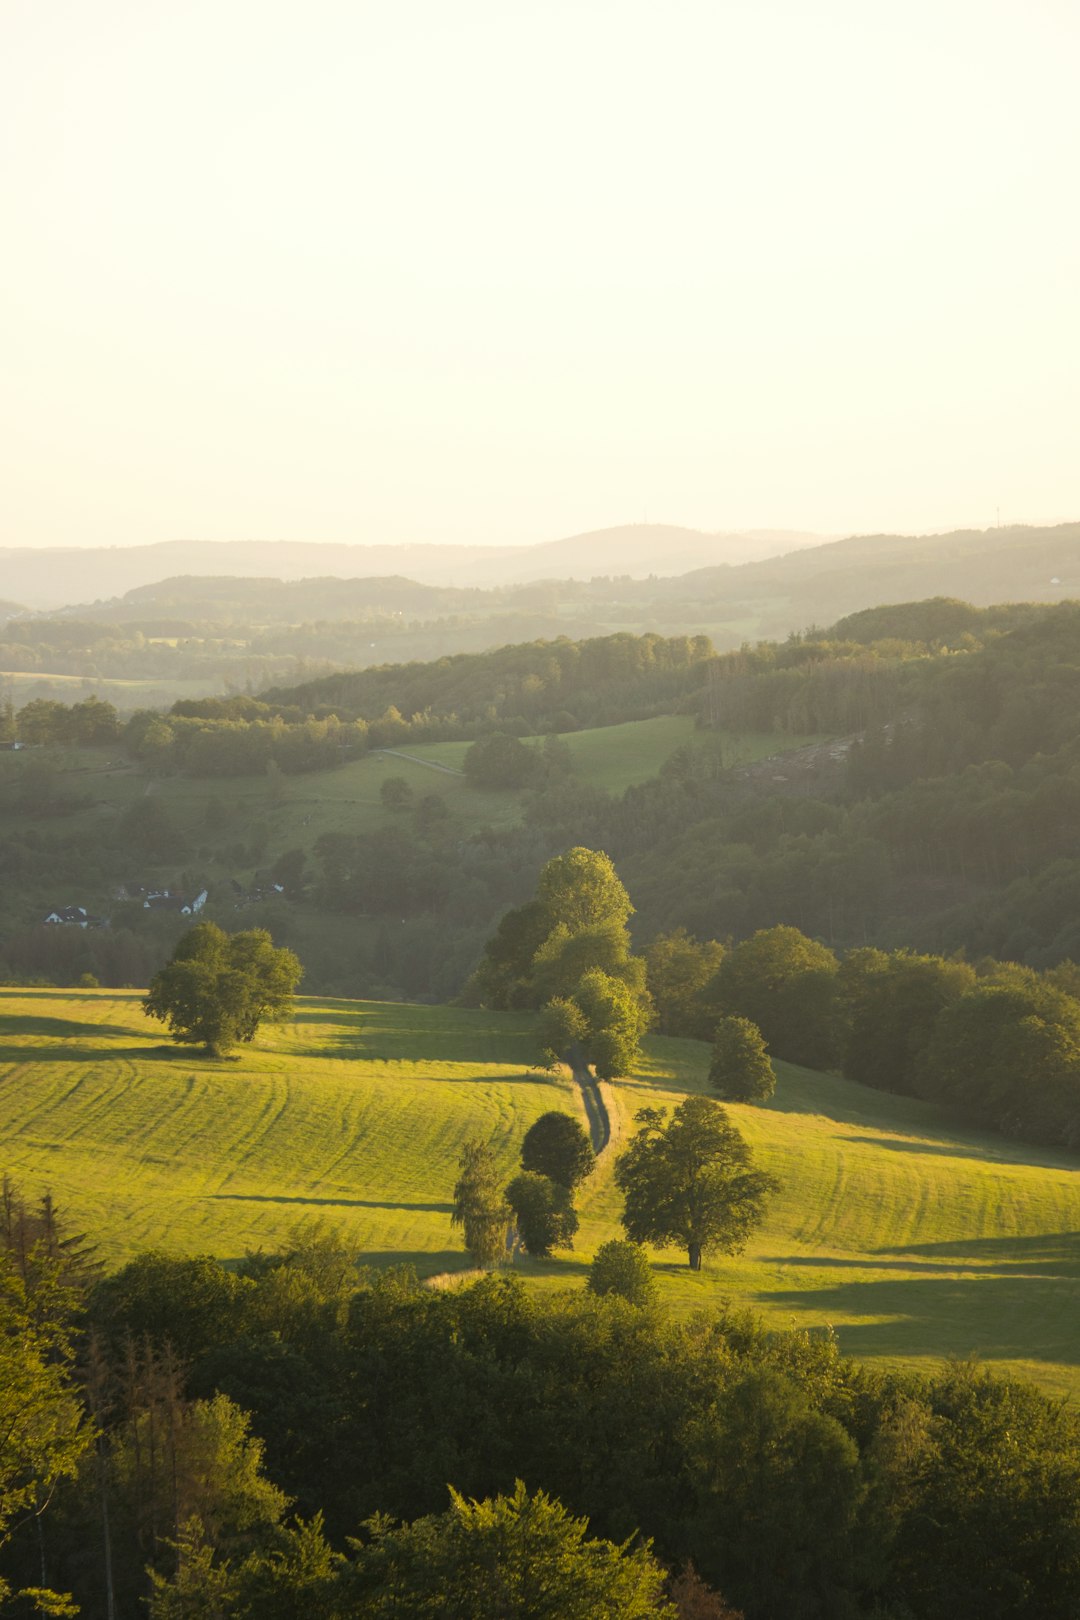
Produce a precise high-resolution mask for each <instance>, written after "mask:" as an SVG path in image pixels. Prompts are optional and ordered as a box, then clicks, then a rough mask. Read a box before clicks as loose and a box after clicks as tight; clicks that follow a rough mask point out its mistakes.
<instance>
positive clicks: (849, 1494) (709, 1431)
mask: <svg viewBox="0 0 1080 1620" xmlns="http://www.w3.org/2000/svg"><path fill="white" fill-rule="evenodd" d="M358 1259H359V1257H358V1256H357V1254H356V1253H355V1252H354V1251H353V1250H352V1249H351V1248H350V1247H349V1245H348V1244H347V1243H346V1242H345V1241H343V1239H342V1238H341V1237H339V1236H338V1235H336V1234H335V1233H334V1232H333V1231H332V1230H330V1229H327V1228H320V1227H318V1226H308V1227H306V1228H301V1229H298V1230H297V1232H296V1233H295V1234H294V1236H293V1238H292V1239H291V1240H290V1242H289V1243H288V1245H287V1246H286V1247H285V1248H284V1249H283V1250H282V1251H281V1252H277V1253H272V1254H267V1253H258V1254H251V1255H248V1256H247V1257H246V1258H245V1259H243V1260H242V1261H241V1262H240V1263H239V1264H238V1265H236V1266H235V1267H234V1268H232V1269H226V1268H225V1267H224V1266H222V1265H221V1264H220V1263H219V1262H217V1261H216V1260H212V1259H209V1258H206V1257H201V1258H200V1257H189V1258H177V1257H171V1256H166V1255H163V1254H157V1253H147V1254H143V1255H140V1256H138V1257H137V1258H135V1259H134V1260H132V1261H131V1262H129V1263H128V1264H126V1265H125V1266H123V1267H121V1268H120V1269H119V1270H118V1271H115V1272H113V1273H112V1274H109V1275H105V1274H103V1272H102V1270H101V1268H100V1267H99V1266H97V1265H96V1264H95V1263H94V1258H93V1255H92V1254H89V1253H88V1252H87V1250H86V1247H85V1245H84V1244H81V1243H80V1241H79V1240H78V1239H77V1237H75V1236H74V1235H73V1234H72V1233H70V1232H69V1231H68V1230H67V1229H66V1227H65V1225H64V1222H63V1220H62V1218H59V1217H58V1216H57V1214H56V1211H55V1209H54V1208H53V1207H52V1204H51V1202H50V1203H48V1204H47V1205H45V1206H28V1205H27V1203H26V1202H25V1201H24V1200H23V1199H21V1198H20V1197H19V1195H18V1192H17V1190H16V1189H14V1188H12V1187H11V1186H10V1184H5V1186H4V1188H3V1193H2V1196H0V1329H2V1331H0V1363H2V1368H3V1374H4V1376H3V1377H2V1378H0V1423H2V1425H3V1429H2V1432H3V1435H4V1445H3V1447H0V1577H2V1579H3V1581H4V1582H5V1591H6V1597H5V1600H4V1601H5V1608H6V1609H7V1610H8V1612H11V1613H12V1614H15V1613H35V1612H36V1613H39V1614H40V1613H49V1614H53V1615H60V1614H65V1613H67V1614H73V1613H76V1612H77V1613H78V1614H79V1615H81V1616H82V1617H83V1620H109V1617H110V1616H126V1615H130V1614H133V1613H136V1612H140V1610H141V1609H143V1608H144V1607H145V1612H148V1613H149V1615H150V1616H151V1617H152V1620H181V1617H182V1620H194V1617H196V1616H198V1617H199V1620H209V1617H211V1616H213V1617H217V1620H256V1617H258V1620H297V1617H299V1616H301V1615H302V1616H304V1620H364V1617H381V1616H390V1615H402V1614H409V1615H415V1616H425V1615H431V1616H433V1617H434V1616H436V1615H438V1616H444V1615H449V1614H455V1613H459V1614H462V1615H466V1614H467V1615H469V1616H470V1617H471V1620H505V1617H506V1616H508V1615H515V1616H518V1617H520V1620H554V1617H556V1616H558V1617H559V1620H609V1617H610V1620H616V1617H620V1620H626V1617H633V1616H636V1615H641V1616H645V1615H659V1616H665V1617H667V1620H677V1617H679V1616H681V1617H682V1620H706V1617H707V1620H738V1616H739V1615H742V1616H744V1617H745V1620H775V1617H776V1616H778V1615H785V1616H791V1617H792V1620H836V1617H838V1616H849V1617H851V1620H871V1617H872V1620H1072V1616H1073V1615H1075V1613H1076V1612H1077V1610H1078V1608H1080V1420H1078V1419H1077V1416H1076V1414H1075V1413H1074V1412H1073V1410H1072V1409H1071V1408H1070V1407H1069V1406H1068V1405H1066V1404H1064V1403H1062V1402H1060V1401H1057V1400H1053V1399H1050V1398H1048V1397H1046V1396H1043V1395H1042V1394H1041V1393H1039V1392H1038V1391H1037V1390H1036V1389H1035V1388H1034V1387H1033V1386H1031V1385H1028V1384H1024V1383H1020V1382H1016V1381H1012V1380H1007V1379H999V1378H996V1377H994V1376H992V1375H991V1374H990V1373H989V1372H987V1371H985V1370H982V1369H979V1368H977V1367H975V1366H973V1365H971V1364H965V1363H953V1364H949V1365H946V1366H944V1367H942V1368H941V1369H939V1370H937V1371H935V1372H934V1373H932V1374H930V1375H927V1376H916V1375H913V1374H905V1373H896V1372H890V1371H887V1370H884V1371H882V1370H876V1369H873V1368H870V1367H867V1366H861V1365H858V1364H856V1363H854V1362H851V1361H848V1360H846V1359H845V1358H843V1357H842V1356H840V1355H839V1354H838V1352H837V1349H836V1345H835V1343H834V1341H833V1340H832V1338H831V1336H830V1335H829V1334H827V1333H813V1334H806V1333H797V1332H765V1331H764V1330H763V1328H762V1327H761V1326H760V1325H759V1324H758V1323H757V1322H756V1321H755V1320H754V1319H753V1318H752V1317H751V1316H749V1315H747V1314H743V1313H733V1312H731V1311H728V1310H725V1309H718V1310H712V1311H709V1312H707V1313H701V1314H699V1315H698V1316H697V1317H695V1318H694V1319H692V1320H689V1321H678V1322H676V1321H673V1320H670V1319H668V1318H667V1317H666V1316H665V1314H664V1312H663V1311H662V1310H661V1309H660V1308H658V1307H657V1305H656V1303H655V1300H651V1301H650V1300H649V1299H646V1300H645V1301H644V1302H643V1303H641V1304H634V1303H631V1301H630V1299H628V1298H627V1297H625V1293H620V1292H616V1291H613V1290H610V1289H609V1290H607V1291H604V1290H603V1286H602V1282H603V1279H602V1277H601V1286H600V1287H599V1288H587V1289H581V1288H578V1289H571V1290H565V1291H563V1292H560V1293H556V1294H546V1295H542V1296H541V1295H534V1294H530V1293H528V1292H527V1291H526V1290H525V1289H524V1288H523V1287H522V1285H521V1283H520V1282H519V1281H518V1280H517V1279H516V1278H514V1277H512V1276H488V1277H484V1278H482V1279H480V1280H479V1281H477V1282H475V1283H472V1284H468V1283H466V1284H465V1285H464V1286H461V1287H459V1288H457V1289H447V1290H435V1289H430V1288H427V1287H424V1286H423V1285H421V1284H420V1283H419V1282H418V1281H417V1280H416V1278H415V1277H414V1276H413V1275H412V1274H411V1273H410V1272H409V1271H408V1270H407V1269H397V1270H391V1271H389V1272H383V1273H378V1272H374V1271H365V1270H364V1269H363V1268H362V1267H359V1266H358V1263H357V1262H358ZM618 1259H619V1257H618V1256H617V1255H616V1256H614V1257H613V1260H614V1262H615V1263H613V1264H612V1265H609V1266H608V1268H607V1276H608V1278H609V1279H610V1278H611V1277H612V1276H615V1277H619V1276H622V1278H623V1280H624V1283H625V1280H626V1268H625V1266H623V1267H622V1268H621V1269H620V1266H619V1264H618ZM598 1261H599V1257H598ZM520 1482H524V1483H520ZM448 1484H449V1486H450V1487H451V1489H449V1490H448ZM16 1593H23V1594H24V1596H23V1597H21V1598H16V1597H15V1595H14V1594H16ZM65 1594H67V1595H68V1596H67V1597H65V1596H64V1595H65Z"/></svg>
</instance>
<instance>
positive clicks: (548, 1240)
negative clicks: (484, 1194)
mask: <svg viewBox="0 0 1080 1620" xmlns="http://www.w3.org/2000/svg"><path fill="white" fill-rule="evenodd" d="M506 1201H507V1203H508V1204H509V1205H510V1208H511V1209H512V1210H513V1212H514V1220H515V1222H516V1223H517V1229H518V1236H519V1237H520V1239H521V1241H522V1243H523V1244H524V1246H525V1248H526V1250H527V1252H528V1253H529V1254H531V1255H532V1256H533V1258H534V1259H537V1260H542V1259H545V1258H546V1257H547V1256H548V1255H549V1254H550V1253H551V1251H552V1249H572V1248H573V1247H574V1234H575V1232H576V1231H577V1229H578V1218H577V1215H576V1213H575V1211H574V1205H573V1201H572V1199H571V1195H570V1190H569V1188H567V1187H563V1186H561V1185H560V1184H559V1182H557V1181H552V1180H551V1178H550V1177H549V1176H542V1175H538V1174H537V1173H536V1172H535V1171H533V1170H523V1171H522V1172H521V1174H520V1175H517V1176H515V1177H514V1179H513V1181H512V1182H511V1183H510V1185H509V1187H507V1189H506Z"/></svg>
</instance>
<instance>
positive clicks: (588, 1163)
mask: <svg viewBox="0 0 1080 1620" xmlns="http://www.w3.org/2000/svg"><path fill="white" fill-rule="evenodd" d="M595 1167H596V1154H595V1153H594V1152H593V1149H592V1143H591V1142H590V1141H589V1138H588V1136H587V1135H586V1134H585V1131H584V1130H583V1129H582V1127H581V1124H580V1122H579V1121H578V1120H576V1119H574V1118H572V1116H571V1115H570V1114H564V1113H562V1112H561V1111H560V1110H559V1109H557V1108H555V1109H552V1110H551V1111H550V1112H549V1113H547V1114H541V1115H540V1118H539V1119H538V1120H535V1121H534V1122H533V1124H532V1125H530V1126H529V1129H528V1130H527V1131H526V1132H525V1140H524V1141H523V1142H522V1144H521V1168H522V1169H523V1170H534V1171H535V1172H536V1174H537V1175H540V1176H549V1177H550V1178H551V1180H552V1181H557V1182H558V1183H559V1185H560V1186H561V1187H565V1188H566V1189H567V1190H568V1191H569V1192H573V1190H574V1188H575V1187H577V1186H578V1185H579V1184H580V1183H581V1182H582V1181H584V1180H585V1178H586V1176H591V1175H592V1173H593V1170H594V1169H595Z"/></svg>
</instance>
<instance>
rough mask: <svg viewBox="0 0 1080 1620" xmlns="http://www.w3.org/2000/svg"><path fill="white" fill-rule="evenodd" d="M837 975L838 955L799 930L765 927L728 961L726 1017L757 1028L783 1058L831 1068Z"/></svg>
mask: <svg viewBox="0 0 1080 1620" xmlns="http://www.w3.org/2000/svg"><path fill="white" fill-rule="evenodd" d="M836 970H837V961H836V957H835V956H834V955H833V953H832V951H830V950H829V949H828V947H827V946H825V945H820V944H819V943H818V942H817V940H814V939H808V938H807V937H806V935H805V934H801V933H800V932H799V930H798V929H797V928H789V927H787V926H785V925H780V926H777V927H775V928H761V929H759V930H758V932H757V933H756V934H753V935H751V937H750V938H749V939H744V940H743V941H742V942H741V944H739V945H736V946H735V948H734V949H733V950H731V951H729V952H728V954H727V955H726V956H725V958H724V960H723V962H722V963H721V965H720V970H719V972H718V974H717V976H716V984H717V989H718V992H719V1001H720V1004H721V1007H722V1010H723V1011H724V1012H726V1013H735V1014H737V1015H738V1016H739V1017H742V1018H749V1019H750V1021H751V1022H752V1023H754V1024H756V1025H757V1026H758V1028H759V1029H760V1031H761V1033H762V1035H764V1037H765V1040H766V1041H767V1042H768V1045H769V1050H770V1051H771V1052H775V1054H776V1056H777V1057H781V1058H786V1059H787V1061H788V1062H789V1063H805V1064H807V1065H808V1066H809V1067H810V1068H819V1069H821V1068H828V1066H829V1064H830V1063H831V1062H832V1058H833V1052H834V1045H835V1039H834V1032H833V992H834V980H835V977H836Z"/></svg>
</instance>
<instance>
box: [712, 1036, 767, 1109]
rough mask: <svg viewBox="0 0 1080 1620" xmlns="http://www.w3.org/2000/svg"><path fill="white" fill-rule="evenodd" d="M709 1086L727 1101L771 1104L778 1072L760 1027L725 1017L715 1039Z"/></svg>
mask: <svg viewBox="0 0 1080 1620" xmlns="http://www.w3.org/2000/svg"><path fill="white" fill-rule="evenodd" d="M709 1085H710V1086H711V1087H712V1089H713V1090H714V1091H715V1092H716V1093H717V1095H718V1096H720V1097H723V1098H724V1099H725V1101H727V1102H753V1103H756V1102H767V1101H768V1099H769V1098H770V1097H771V1096H772V1094H773V1092H774V1091H775V1090H776V1070H775V1069H774V1068H773V1066H772V1060H771V1058H770V1057H769V1052H768V1048H767V1047H766V1045H765V1041H764V1038H763V1036H762V1033H761V1031H760V1029H758V1027H757V1025H756V1024H752V1023H751V1022H750V1020H749V1018H736V1017H734V1016H731V1017H729V1018H721V1019H720V1022H719V1023H718V1024H717V1026H716V1034H715V1036H714V1038H713V1050H712V1062H711V1064H710V1065H709Z"/></svg>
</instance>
